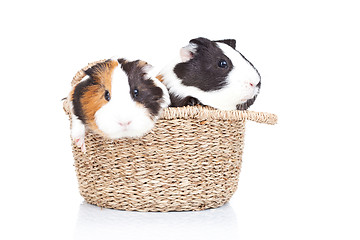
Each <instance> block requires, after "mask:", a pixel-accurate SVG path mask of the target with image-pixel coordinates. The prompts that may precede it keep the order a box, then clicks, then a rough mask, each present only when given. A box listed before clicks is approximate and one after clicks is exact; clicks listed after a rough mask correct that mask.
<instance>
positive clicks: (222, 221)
mask: <svg viewBox="0 0 360 240" xmlns="http://www.w3.org/2000/svg"><path fill="white" fill-rule="evenodd" d="M74 236H75V238H74V239H86V240H91V239H126V240H131V239H157V240H161V239H167V240H169V239H172V240H173V239H174V240H176V239H182V240H183V239H187V240H191V239H196V240H199V239H207V240H211V239H216V240H219V239H227V240H229V239H237V240H238V239H240V236H239V233H238V226H237V220H236V214H235V212H234V210H233V209H232V208H231V206H230V205H229V204H228V203H227V204H225V205H224V206H222V207H220V208H216V209H209V210H204V211H197V212H167V213H159V212H148V213H146V212H127V211H120V210H113V209H104V208H103V209H101V208H100V207H97V206H94V205H90V204H88V203H86V202H84V203H82V204H81V205H80V208H79V214H78V220H77V223H76V228H75V234H74Z"/></svg>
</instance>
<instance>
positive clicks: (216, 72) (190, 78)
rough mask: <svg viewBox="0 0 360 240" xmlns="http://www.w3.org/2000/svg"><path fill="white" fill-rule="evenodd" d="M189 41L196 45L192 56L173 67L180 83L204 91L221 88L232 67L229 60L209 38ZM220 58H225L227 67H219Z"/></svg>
mask: <svg viewBox="0 0 360 240" xmlns="http://www.w3.org/2000/svg"><path fill="white" fill-rule="evenodd" d="M190 43H195V44H196V45H197V49H196V53H195V54H194V57H193V58H192V59H190V60H189V61H187V62H184V63H179V64H177V65H176V66H175V67H174V72H175V74H176V75H177V77H178V78H179V79H181V80H182V84H184V85H185V86H194V87H197V88H199V89H201V90H202V91H205V92H209V91H215V90H218V89H221V88H223V87H224V86H225V85H226V78H227V76H228V74H229V72H230V71H231V70H232V69H233V64H232V62H231V60H230V59H229V58H228V57H227V56H226V55H225V54H224V53H223V51H222V50H221V49H220V48H219V47H218V46H217V45H216V43H215V42H213V41H210V40H209V39H206V38H196V39H192V40H191V41H190ZM220 60H225V61H226V62H227V64H228V67H227V68H220V67H219V66H218V63H219V61H220Z"/></svg>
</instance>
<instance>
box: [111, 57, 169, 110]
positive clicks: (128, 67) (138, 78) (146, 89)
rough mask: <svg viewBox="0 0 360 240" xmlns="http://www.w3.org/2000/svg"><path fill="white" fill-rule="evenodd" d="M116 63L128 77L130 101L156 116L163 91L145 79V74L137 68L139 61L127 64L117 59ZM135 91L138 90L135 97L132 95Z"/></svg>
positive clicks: (151, 81) (140, 68)
mask: <svg viewBox="0 0 360 240" xmlns="http://www.w3.org/2000/svg"><path fill="white" fill-rule="evenodd" d="M118 62H119V63H120V64H121V68H122V69H123V70H124V71H125V73H126V74H127V76H128V81H129V86H130V95H131V97H132V99H134V101H137V102H139V103H141V104H143V105H144V106H145V108H147V109H149V111H150V113H151V114H152V115H153V116H157V115H158V114H159V111H160V109H161V101H162V98H163V94H164V93H163V90H162V89H161V88H160V87H158V86H156V85H155V83H154V82H153V80H151V79H146V78H145V74H146V73H145V72H144V70H143V69H142V67H140V66H139V60H137V61H133V62H127V61H125V60H124V59H119V60H118ZM135 89H137V90H138V94H137V95H135V94H134V90H135Z"/></svg>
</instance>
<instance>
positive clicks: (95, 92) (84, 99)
mask: <svg viewBox="0 0 360 240" xmlns="http://www.w3.org/2000/svg"><path fill="white" fill-rule="evenodd" d="M150 69H151V66H150V65H149V64H147V63H146V62H144V61H141V60H137V61H128V60H126V59H124V58H120V59H109V60H107V61H105V62H101V63H98V64H96V65H94V66H92V67H91V68H89V69H87V70H86V71H85V74H86V77H84V78H83V80H82V81H81V82H79V83H78V84H77V85H76V86H74V88H73V89H72V91H71V92H70V95H69V97H68V99H70V110H71V113H72V131H71V136H72V139H73V140H74V141H75V143H76V145H77V146H78V147H81V149H82V151H83V152H85V150H86V149H85V143H84V138H85V131H86V130H87V129H89V130H91V131H93V132H95V133H97V134H100V135H102V136H104V137H106V138H110V139H117V138H123V137H130V138H133V137H141V136H143V135H144V134H146V133H147V132H149V131H150V130H151V129H152V128H153V127H154V124H155V122H156V120H157V119H158V117H159V115H160V114H161V112H162V110H163V109H164V108H166V107H167V106H169V104H170V98H169V94H168V91H167V89H166V87H165V86H164V85H163V84H162V83H161V82H160V81H159V80H158V79H156V78H152V77H151V76H150V75H149V72H150Z"/></svg>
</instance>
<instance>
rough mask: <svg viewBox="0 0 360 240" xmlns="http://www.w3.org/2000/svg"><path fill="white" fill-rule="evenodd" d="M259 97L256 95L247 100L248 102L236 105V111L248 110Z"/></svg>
mask: <svg viewBox="0 0 360 240" xmlns="http://www.w3.org/2000/svg"><path fill="white" fill-rule="evenodd" d="M256 97H257V95H255V96H254V97H253V98H251V99H249V100H247V101H246V102H244V103H242V104H238V105H236V109H237V110H246V109H248V108H249V107H250V106H251V105H253V103H254V102H255V99H256Z"/></svg>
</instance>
